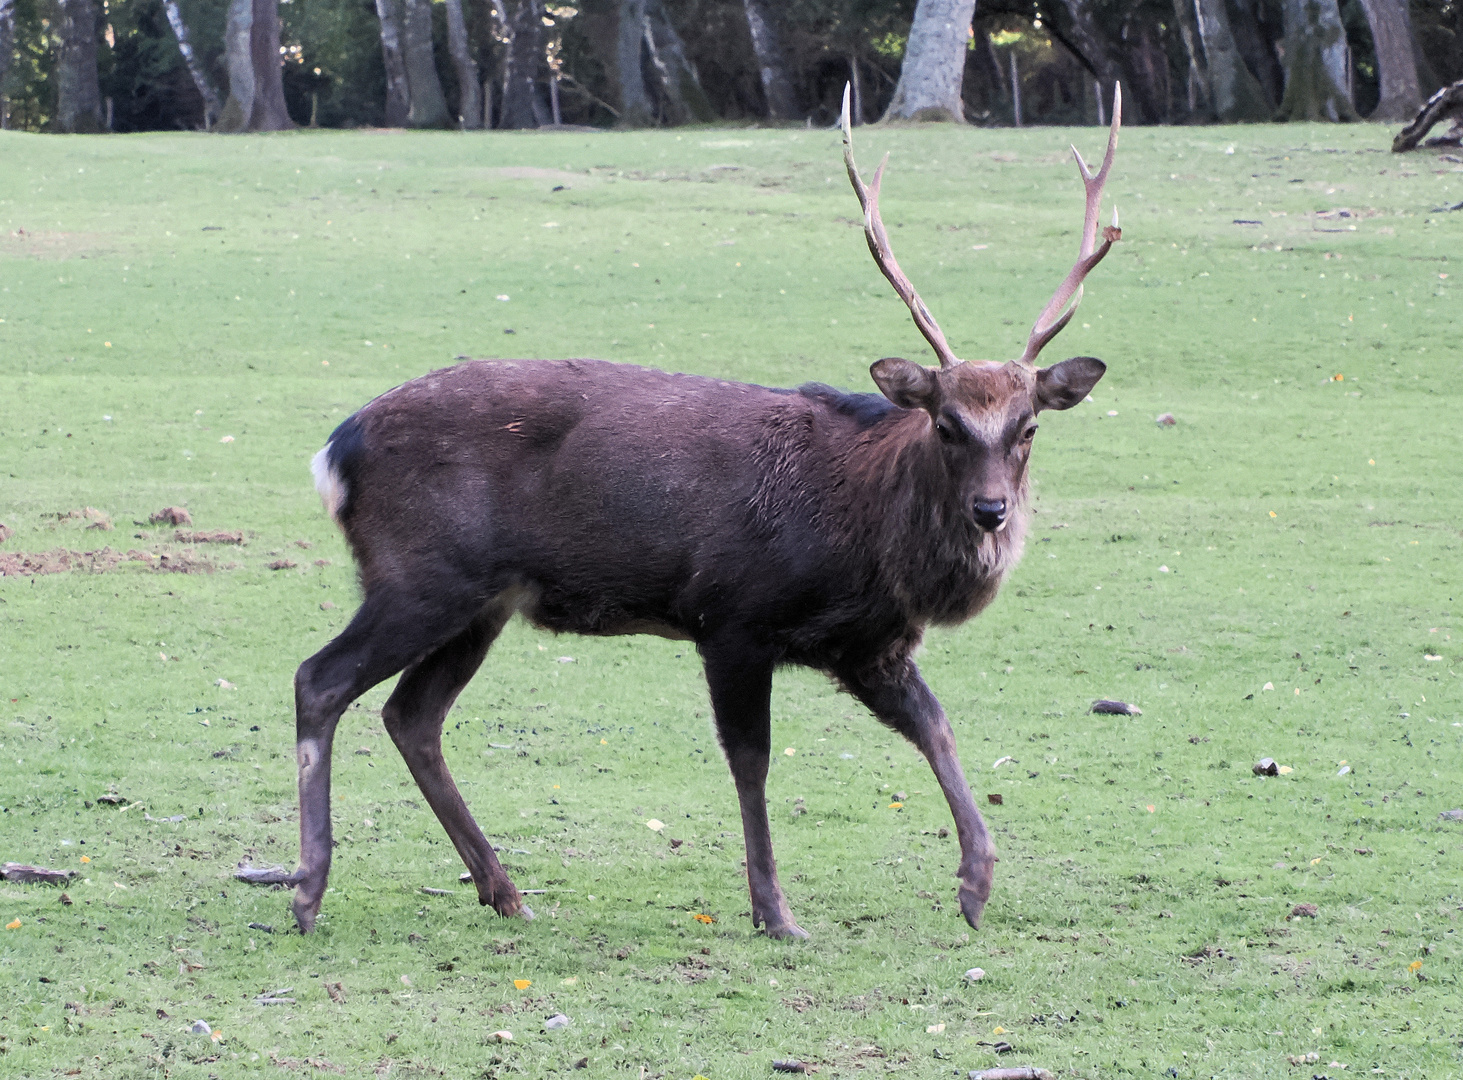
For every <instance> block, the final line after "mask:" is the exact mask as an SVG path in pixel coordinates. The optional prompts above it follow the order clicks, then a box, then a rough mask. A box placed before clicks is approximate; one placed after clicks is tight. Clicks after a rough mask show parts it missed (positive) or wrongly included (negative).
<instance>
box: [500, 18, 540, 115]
mask: <svg viewBox="0 0 1463 1080" xmlns="http://www.w3.org/2000/svg"><path fill="white" fill-rule="evenodd" d="M507 25H508V31H509V40H508V55H507V57H506V60H505V63H504V65H503V67H504V71H503V106H502V111H501V113H500V114H499V122H498V126H499V127H503V128H536V127H543V125H544V124H546V123H548V119H549V118H548V116H547V114H546V111H545V109H544V106H543V101H542V98H541V96H540V94H539V87H538V82H539V69H540V68H542V67H543V64H544V40H543V18H542V16H541V15H540V14H539V7H538V3H537V0H510V2H509V4H508V24H507Z"/></svg>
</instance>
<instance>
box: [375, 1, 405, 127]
mask: <svg viewBox="0 0 1463 1080" xmlns="http://www.w3.org/2000/svg"><path fill="white" fill-rule="evenodd" d="M376 18H377V19H379V20H380V22H381V60H382V62H383V63H384V64H385V66H386V126H387V127H406V118H407V114H408V113H410V112H411V91H410V89H409V88H408V86H407V81H406V57H405V56H404V55H402V51H401V19H400V16H399V15H398V12H397V7H396V0H376Z"/></svg>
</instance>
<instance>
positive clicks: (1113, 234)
mask: <svg viewBox="0 0 1463 1080" xmlns="http://www.w3.org/2000/svg"><path fill="white" fill-rule="evenodd" d="M1122 123H1123V87H1122V84H1121V83H1117V84H1115V85H1114V86H1113V95H1112V127H1111V129H1109V131H1108V136H1107V153H1106V154H1104V155H1103V158H1102V168H1100V169H1098V170H1097V175H1096V176H1094V175H1093V174H1092V170H1091V169H1089V168H1088V167H1087V162H1085V161H1083V160H1082V155H1081V154H1080V153H1079V152H1078V151H1077V148H1076V147H1075V146H1074V147H1072V156H1073V157H1075V158H1076V159H1077V169H1078V171H1079V172H1081V174H1082V186H1083V187H1084V188H1085V189H1086V192H1087V211H1086V213H1085V215H1084V216H1083V220H1082V244H1081V247H1080V248H1079V249H1078V252H1077V264H1076V265H1075V266H1073V267H1072V270H1071V272H1070V273H1069V274H1067V276H1066V278H1065V279H1064V280H1063V281H1062V283H1061V285H1059V286H1058V287H1057V291H1056V292H1055V293H1054V294H1052V298H1051V299H1050V300H1049V301H1047V305H1046V307H1045V308H1043V309H1042V312H1041V314H1040V315H1039V316H1037V319H1036V323H1035V324H1034V325H1033V326H1032V328H1031V336H1030V337H1029V338H1027V340H1026V350H1025V351H1024V352H1023V353H1022V354H1021V359H1020V361H1018V362H1019V363H1021V364H1024V365H1026V366H1028V367H1029V366H1031V365H1032V364H1033V363H1034V362H1035V360H1036V357H1037V355H1038V354H1039V353H1040V352H1041V350H1042V349H1043V348H1045V347H1046V344H1047V342H1049V341H1051V339H1052V338H1054V337H1056V336H1057V335H1058V334H1060V333H1061V332H1062V330H1063V328H1065V327H1066V325H1067V323H1069V322H1070V321H1071V320H1072V316H1073V315H1074V314H1076V312H1077V305H1079V304H1080V303H1082V279H1083V278H1085V277H1086V276H1087V275H1088V274H1089V273H1090V272H1091V271H1092V268H1093V267H1094V266H1096V265H1097V264H1098V263H1100V262H1102V260H1103V257H1104V256H1105V255H1106V254H1107V253H1108V251H1110V250H1111V249H1112V246H1113V243H1114V242H1115V241H1117V240H1120V239H1122V235H1123V231H1122V230H1121V229H1119V228H1118V218H1117V211H1116V210H1114V211H1113V223H1112V224H1111V225H1110V226H1108V227H1107V228H1105V229H1103V230H1102V239H1103V243H1102V246H1101V247H1097V246H1096V244H1097V219H1098V214H1099V213H1100V212H1101V208H1102V189H1103V187H1104V186H1105V185H1106V184H1107V174H1108V172H1109V171H1110V170H1111V169H1112V162H1113V155H1114V154H1115V153H1117V149H1118V129H1119V128H1121V127H1122ZM1069 300H1070V301H1071V306H1067V302H1068V301H1069ZM1063 307H1066V311H1062V309H1063ZM1059 312H1060V313H1061V314H1060V315H1059V314H1058V313H1059Z"/></svg>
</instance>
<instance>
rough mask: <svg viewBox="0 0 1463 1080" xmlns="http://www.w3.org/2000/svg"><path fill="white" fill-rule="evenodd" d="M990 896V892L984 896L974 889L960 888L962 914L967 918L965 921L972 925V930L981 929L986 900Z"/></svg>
mask: <svg viewBox="0 0 1463 1080" xmlns="http://www.w3.org/2000/svg"><path fill="white" fill-rule="evenodd" d="M989 895H990V892H989V890H987V892H986V893H985V895H984V896H982V895H979V894H977V893H976V891H975V890H974V889H967V888H965V887H964V886H961V888H960V914H962V915H964V916H965V921H966V922H968V923H969V924H970V928H971V929H972V930H979V929H980V917H981V914H982V912H984V911H985V905H986V898H987V897H988V896H989Z"/></svg>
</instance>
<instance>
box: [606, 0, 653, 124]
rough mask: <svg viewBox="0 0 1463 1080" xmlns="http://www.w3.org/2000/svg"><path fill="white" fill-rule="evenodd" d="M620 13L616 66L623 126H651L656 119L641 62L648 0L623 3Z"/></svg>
mask: <svg viewBox="0 0 1463 1080" xmlns="http://www.w3.org/2000/svg"><path fill="white" fill-rule="evenodd" d="M619 13H620V23H619V27H618V28H617V30H616V36H615V66H616V67H617V68H618V69H619V76H620V126H621V127H648V126H650V124H651V123H653V121H654V118H653V117H652V116H651V112H650V95H649V94H647V93H646V92H645V71H644V68H643V67H642V66H641V62H640V51H641V49H642V48H643V47H644V45H645V0H620V12H619Z"/></svg>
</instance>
